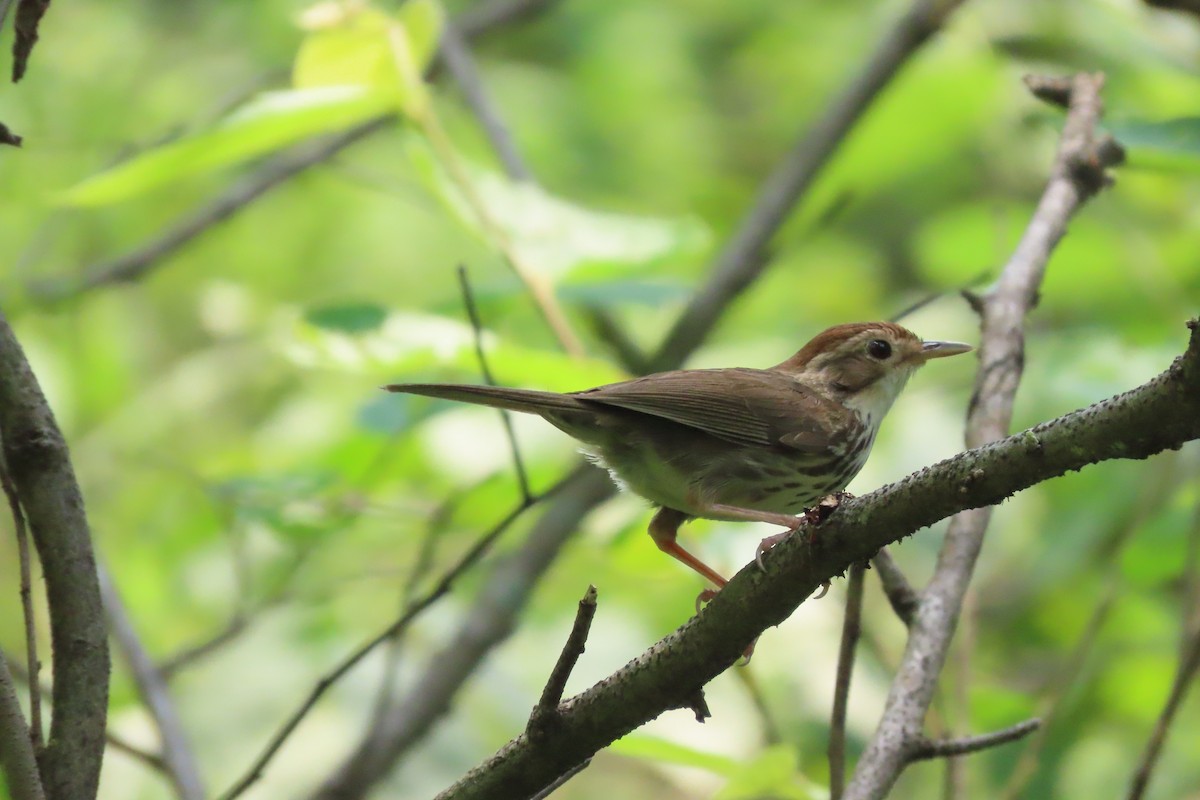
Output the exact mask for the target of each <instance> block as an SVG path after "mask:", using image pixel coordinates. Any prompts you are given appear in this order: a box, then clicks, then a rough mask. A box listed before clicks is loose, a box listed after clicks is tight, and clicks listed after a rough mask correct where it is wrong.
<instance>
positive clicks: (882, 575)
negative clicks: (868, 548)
mask: <svg viewBox="0 0 1200 800" xmlns="http://www.w3.org/2000/svg"><path fill="white" fill-rule="evenodd" d="M871 565H872V566H873V567H875V574H876V575H878V576H879V583H880V585H881V586H882V587H883V594H884V596H886V597H887V599H888V603H890V604H891V606H892V610H893V611H895V612H896V616H897V617H899V618H900V621H901V622H903V623H904V624H905V625H912V616H913V611H915V610H916V608H917V604H918V603H920V602H921V597H920V595H918V594H917V591H916V589H914V588H913V587H912V584H911V583H909V582H908V578H906V577H904V573H903V572H901V571H900V565H899V564H897V563H896V560H895V559H894V558H892V554H891V553H889V552H888V551H887V548H884V549H883V550H880V551H879V552H878V553H876V554H875V557H874V558H873V559H871Z"/></svg>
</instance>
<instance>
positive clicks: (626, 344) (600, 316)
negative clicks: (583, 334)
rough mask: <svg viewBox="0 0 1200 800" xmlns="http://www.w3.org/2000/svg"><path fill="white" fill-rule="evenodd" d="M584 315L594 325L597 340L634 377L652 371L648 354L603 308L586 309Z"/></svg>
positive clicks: (593, 329) (593, 330)
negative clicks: (605, 345) (607, 348)
mask: <svg viewBox="0 0 1200 800" xmlns="http://www.w3.org/2000/svg"><path fill="white" fill-rule="evenodd" d="M584 313H585V314H586V315H587V318H588V321H589V322H591V323H592V332H593V333H595V334H596V338H598V339H599V340H600V341H602V342H604V343H605V344H607V345H608V346H609V347H610V348H611V349H612V351H613V354H614V355H615V356H616V357H617V362H618V363H619V364H620V365H621V366H622V367H624V368H625V370H626V371H628V372H631V373H632V374H634V375H645V374H646V373H647V372H649V371H650V364H649V361H648V359H647V358H646V354H645V353H643V352H642V350H641V348H639V347H638V346H637V345H636V344H634V343H633V341H632V340H631V339H630V338H629V337H628V336H626V335H625V331H624V330H622V329H621V326H620V325H619V324H618V323H617V321H616V320H615V319H613V317H612V315H611V314H609V313H608V311H607V310H606V309H603V308H585V309H584Z"/></svg>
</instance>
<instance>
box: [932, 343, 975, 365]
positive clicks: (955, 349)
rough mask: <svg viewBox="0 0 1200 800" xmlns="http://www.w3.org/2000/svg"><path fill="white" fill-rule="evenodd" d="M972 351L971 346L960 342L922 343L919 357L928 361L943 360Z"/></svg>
mask: <svg viewBox="0 0 1200 800" xmlns="http://www.w3.org/2000/svg"><path fill="white" fill-rule="evenodd" d="M974 349H975V348H973V347H971V345H969V344H963V343H962V342H923V343H922V344H921V357H922V358H924V359H925V360H926V361H928V360H929V359H931V358H945V357H946V356H956V355H958V354H959V353H969V352H971V351H972V350H974Z"/></svg>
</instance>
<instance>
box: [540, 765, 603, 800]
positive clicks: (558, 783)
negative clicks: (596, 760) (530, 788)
mask: <svg viewBox="0 0 1200 800" xmlns="http://www.w3.org/2000/svg"><path fill="white" fill-rule="evenodd" d="M591 763H592V760H591V759H590V758H588V759H585V760H583V761H581V762H579V763H578V764H576V765H575V766H573V767H571V768H570V769H569V770H567V771H566V772H564V773H563V774H562V775H559V776H558V777H557V778H556V779H555V780H554V782H553V783H551V784H550V785H548V786H547V787H546V788H545V789H542V790H541V791H540V792H538V793H537V794H535V795H534V796H533V797H531V798H529V800H547V798H548V797H550V795H552V794H554V793H555V792H556V791H558V789H559V788H561V787H562V786H563V784H565V783H566V782H567V781H569V780H571V778H574V777H575V776H576V775H578V774H579V773H581V772H583V771H584V770H585V769H587V768H588V766H589V765H590V764H591Z"/></svg>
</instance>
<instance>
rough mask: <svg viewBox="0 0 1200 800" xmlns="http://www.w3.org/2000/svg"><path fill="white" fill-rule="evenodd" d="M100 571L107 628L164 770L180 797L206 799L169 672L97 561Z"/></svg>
mask: <svg viewBox="0 0 1200 800" xmlns="http://www.w3.org/2000/svg"><path fill="white" fill-rule="evenodd" d="M97 571H98V573H99V576H100V596H101V598H102V599H103V602H104V615H105V617H106V618H107V620H108V629H109V632H110V634H111V635H112V638H113V641H115V642H116V645H117V648H118V649H119V650H120V652H121V655H122V656H123V657H124V660H125V663H126V665H127V666H128V667H129V671H130V673H131V674H132V675H133V682H134V685H135V686H137V691H138V695H139V696H140V697H141V699H142V704H143V705H144V706H145V707H146V711H147V712H149V714H150V719H151V720H152V721H153V723H154V727H155V729H156V730H157V731H158V737H159V741H160V743H161V745H160V746H161V755H162V761H163V768H164V772H165V773H166V775H167V778H168V779H169V780H170V781H171V783H172V784H173V785H174V786H175V792H176V794H177V795H178V796H179V797H180V798H181V800H203V798H204V796H205V791H204V782H203V780H202V779H201V778H200V767H199V765H198V764H197V763H196V757H195V754H194V753H193V751H192V747H191V744H190V743H189V742H188V739H187V734H186V733H185V732H184V729H183V721H182V720H181V719H180V717H179V711H178V709H177V708H176V706H175V701H174V700H173V699H172V698H171V692H170V690H169V689H168V688H167V679H166V676H165V675H163V673H162V672H161V671H160V670H159V669H158V667H157V666H156V665H155V663H154V659H152V658H151V657H150V654H149V653H148V652H147V651H146V647H145V645H144V644H143V643H142V640H141V637H139V636H138V634H137V630H136V629H135V628H134V627H133V620H132V619H130V616H129V611H128V609H126V608H125V603H124V601H123V600H122V599H121V594H120V592H119V591H117V587H116V584H114V583H113V580H112V576H111V575H110V574H109V571H108V569H107V568H106V567H105V566H104V564H103V563H100V564H97Z"/></svg>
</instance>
